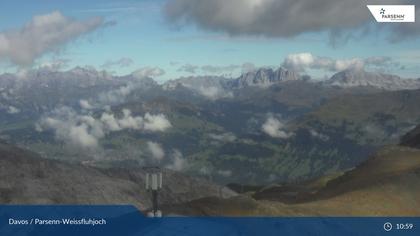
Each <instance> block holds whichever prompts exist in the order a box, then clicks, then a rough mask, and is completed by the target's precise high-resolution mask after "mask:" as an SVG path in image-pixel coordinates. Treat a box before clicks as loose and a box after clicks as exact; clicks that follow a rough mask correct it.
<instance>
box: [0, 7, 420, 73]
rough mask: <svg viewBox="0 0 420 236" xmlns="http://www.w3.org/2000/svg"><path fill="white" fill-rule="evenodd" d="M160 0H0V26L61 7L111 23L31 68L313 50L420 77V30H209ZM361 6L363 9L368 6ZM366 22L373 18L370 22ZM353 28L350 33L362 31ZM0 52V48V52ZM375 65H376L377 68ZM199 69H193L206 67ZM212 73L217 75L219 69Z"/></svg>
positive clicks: (193, 61) (239, 58) (258, 57)
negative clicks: (404, 33)
mask: <svg viewBox="0 0 420 236" xmlns="http://www.w3.org/2000/svg"><path fill="white" fill-rule="evenodd" d="M165 4H166V1H164V0H153V1H152V0H144V1H140V0H139V1H134V0H131V1H130V0H126V1H107V0H105V1H99V0H93V1H91V0H90V1H81V0H73V1H57V0H55V1H53V0H42V1H41V0H40V1H22V0H17V1H16V0H15V1H2V3H1V7H0V32H6V31H7V30H10V29H20V28H22V27H23V26H24V25H25V24H27V22H30V21H31V19H32V17H33V16H35V15H44V14H48V13H51V12H54V11H59V12H60V13H61V14H62V15H64V16H65V17H69V18H72V19H74V20H81V21H82V20H85V19H89V18H92V17H97V16H100V17H103V19H104V21H105V22H112V24H109V25H107V26H105V27H100V28H98V29H95V30H93V31H92V32H89V33H86V34H83V35H81V36H80V37H77V38H75V39H74V40H71V41H69V42H66V43H65V44H60V45H57V50H53V51H51V50H49V51H46V52H45V53H42V55H40V56H39V57H37V58H36V59H35V60H34V63H33V64H32V65H25V67H36V66H37V65H40V64H42V63H46V62H49V61H51V60H55V59H65V60H66V61H67V63H66V64H67V65H66V67H65V69H69V68H72V67H74V66H84V65H89V66H94V67H96V68H98V69H102V68H101V66H102V65H103V64H104V63H106V62H112V61H117V60H119V59H121V58H130V59H131V60H132V63H130V65H127V66H113V67H108V68H107V69H109V70H111V71H114V72H115V73H117V74H128V73H130V72H132V71H134V70H136V69H138V68H142V67H159V68H162V69H163V70H164V71H165V72H166V73H165V74H164V75H163V76H161V77H160V78H159V80H166V79H171V78H176V77H179V76H188V75H193V74H192V73H188V72H185V71H180V68H181V67H182V66H183V65H187V64H189V65H194V66H197V67H200V66H205V65H211V66H215V67H218V66H229V65H238V67H237V69H235V70H234V71H223V72H217V73H218V74H227V75H228V76H236V75H237V74H239V73H241V69H239V68H240V67H239V65H242V64H244V63H252V64H254V65H255V66H257V67H259V66H273V67H278V66H280V65H281V64H282V63H283V61H284V60H285V58H286V57H287V56H288V55H290V54H297V53H311V54H312V55H315V56H318V57H327V58H332V59H352V58H362V59H363V58H369V57H373V56H375V57H389V58H392V60H393V61H394V62H397V63H398V66H395V67H392V68H390V67H387V68H382V67H381V68H379V69H381V70H382V69H383V70H385V71H387V72H392V73H395V74H398V75H401V76H403V77H415V78H418V77H420V69H419V66H418V65H419V62H420V47H419V45H420V37H418V36H417V37H414V38H411V39H409V40H404V41H401V42H397V43H390V42H389V41H387V40H386V39H385V33H383V31H381V32H379V33H377V32H369V33H367V34H364V35H362V36H360V37H357V38H356V39H350V40H347V41H345V42H342V43H339V44H338V45H335V46H332V45H331V43H329V42H330V37H329V33H328V32H326V31H317V32H304V33H302V34H299V35H297V36H293V37H286V38H285V37H266V36H264V35H262V36H253V35H234V36H230V34H229V33H226V32H223V31H220V30H208V29H205V28H202V27H200V26H197V25H196V24H187V25H184V26H181V27H174V25H173V24H170V23H168V22H167V20H165V16H164V12H163V10H162V8H163V7H164V6H165ZM366 11H367V9H366ZM373 21H374V20H373V18H372V22H371V24H378V23H376V22H373ZM358 32H359V31H357V32H356V30H355V34H360V33H358ZM0 56H1V55H0ZM0 59H2V61H1V62H0V72H6V71H14V70H17V69H19V68H20V67H21V66H20V65H15V64H14V63H10V62H8V60H7V57H5V56H3V58H0ZM375 69H378V68H375ZM206 73H209V72H203V71H200V70H197V72H196V73H195V74H206ZM217 73H216V74H217ZM306 73H310V74H313V75H315V76H318V77H322V76H323V75H324V74H327V75H329V74H331V73H332V71H324V70H317V69H313V68H309V69H307V70H306Z"/></svg>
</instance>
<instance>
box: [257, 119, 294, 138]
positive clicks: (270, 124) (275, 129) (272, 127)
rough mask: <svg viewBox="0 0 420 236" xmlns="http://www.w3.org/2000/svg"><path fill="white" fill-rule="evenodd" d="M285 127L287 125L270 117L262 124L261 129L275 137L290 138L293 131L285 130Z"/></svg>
mask: <svg viewBox="0 0 420 236" xmlns="http://www.w3.org/2000/svg"><path fill="white" fill-rule="evenodd" d="M284 127H285V125H284V124H283V123H282V122H281V121H279V120H278V119H276V118H274V117H268V118H267V120H266V121H265V123H264V124H263V125H262V127H261V130H262V131H263V132H264V133H266V134H268V135H269V136H271V137H273V138H281V139H288V138H290V137H291V136H293V133H289V132H287V131H285V130H284Z"/></svg>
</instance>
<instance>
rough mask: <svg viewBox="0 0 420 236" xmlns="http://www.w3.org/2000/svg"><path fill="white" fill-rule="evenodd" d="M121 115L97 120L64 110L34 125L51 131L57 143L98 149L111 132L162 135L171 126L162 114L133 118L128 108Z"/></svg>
mask: <svg viewBox="0 0 420 236" xmlns="http://www.w3.org/2000/svg"><path fill="white" fill-rule="evenodd" d="M122 113H123V114H122V116H119V117H115V115H114V114H111V113H109V112H104V113H102V115H101V116H100V118H95V117H92V116H91V115H81V114H77V113H76V112H75V111H74V110H73V109H71V108H68V107H63V108H60V109H56V110H55V111H53V113H52V114H51V115H50V116H47V117H43V118H42V119H41V120H40V121H39V122H38V123H37V125H36V130H37V131H39V132H42V131H44V130H53V131H54V133H55V138H56V139H57V140H59V141H63V142H64V143H66V144H69V145H72V146H79V147H82V148H97V147H98V141H99V139H101V138H103V137H105V136H106V135H107V134H109V133H111V132H116V131H121V130H126V129H128V130H142V131H147V132H164V131H165V130H166V129H168V128H169V127H171V123H170V122H169V121H168V120H167V119H166V117H165V116H164V115H162V114H158V115H151V114H149V113H146V114H145V115H144V117H142V116H133V115H132V114H131V111H130V110H128V109H124V110H123V112H122Z"/></svg>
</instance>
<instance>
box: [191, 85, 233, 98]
mask: <svg viewBox="0 0 420 236" xmlns="http://www.w3.org/2000/svg"><path fill="white" fill-rule="evenodd" d="M198 92H199V93H200V94H201V95H203V96H204V97H206V98H208V99H210V100H217V99H220V98H230V97H233V93H232V92H230V91H226V90H224V89H222V88H219V87H216V86H210V87H204V86H202V87H199V88H198Z"/></svg>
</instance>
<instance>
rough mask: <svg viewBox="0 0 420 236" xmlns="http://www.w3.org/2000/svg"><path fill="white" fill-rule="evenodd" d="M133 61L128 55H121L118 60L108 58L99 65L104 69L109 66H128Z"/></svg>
mask: <svg viewBox="0 0 420 236" xmlns="http://www.w3.org/2000/svg"><path fill="white" fill-rule="evenodd" d="M133 63H134V61H133V59H131V58H128V57H123V58H120V59H118V60H108V61H106V62H105V63H104V64H103V65H102V66H101V67H102V68H104V69H107V68H110V67H129V66H131V65H132V64H133Z"/></svg>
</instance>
